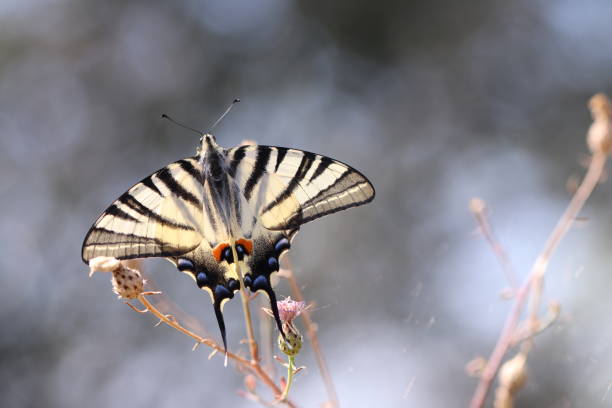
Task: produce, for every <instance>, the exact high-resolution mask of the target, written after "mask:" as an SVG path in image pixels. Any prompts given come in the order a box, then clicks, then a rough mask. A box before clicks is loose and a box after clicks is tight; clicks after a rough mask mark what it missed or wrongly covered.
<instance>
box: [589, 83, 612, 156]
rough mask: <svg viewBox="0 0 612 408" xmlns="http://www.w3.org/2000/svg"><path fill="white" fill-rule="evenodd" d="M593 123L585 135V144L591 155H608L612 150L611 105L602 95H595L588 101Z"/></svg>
mask: <svg viewBox="0 0 612 408" xmlns="http://www.w3.org/2000/svg"><path fill="white" fill-rule="evenodd" d="M589 109H590V110H591V116H592V117H593V123H592V124H591V127H590V128H589V132H588V133H587V144H588V146H589V149H590V150H591V152H592V153H604V154H608V153H610V151H611V150H612V105H611V104H610V100H609V99H608V97H607V96H606V95H604V94H601V93H600V94H596V95H595V96H593V97H592V98H591V100H590V101H589Z"/></svg>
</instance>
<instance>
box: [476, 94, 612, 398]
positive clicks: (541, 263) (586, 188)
mask: <svg viewBox="0 0 612 408" xmlns="http://www.w3.org/2000/svg"><path fill="white" fill-rule="evenodd" d="M589 106H590V108H591V111H592V114H593V118H594V122H593V124H592V125H591V128H590V130H589V133H588V134H587V144H588V145H589V148H590V149H591V151H592V153H593V156H592V157H591V161H590V164H589V167H588V170H587V173H586V175H585V176H584V179H583V180H582V183H581V184H580V186H579V187H578V189H577V190H576V192H575V194H574V196H573V197H572V199H571V201H570V203H569V205H568V207H567V209H566V210H565V212H564V213H563V215H562V216H561V218H560V219H559V221H558V222H557V225H556V226H555V228H554V229H553V231H552V232H551V234H550V236H549V238H548V240H547V241H546V244H545V245H544V248H543V250H542V252H541V253H540V254H539V255H538V257H537V258H536V260H535V262H534V264H533V266H532V268H531V271H530V273H529V275H528V277H527V280H526V281H525V283H524V284H523V286H522V287H521V288H520V289H519V291H518V293H517V296H516V298H515V300H514V305H513V307H512V310H511V311H510V314H509V315H508V318H507V319H506V324H505V326H504V329H503V331H502V333H501V335H500V337H499V339H498V340H497V344H496V345H495V348H494V349H493V352H492V353H491V356H490V357H489V360H488V362H487V365H486V367H485V369H484V372H483V374H482V376H481V378H480V381H479V383H478V386H477V387H476V391H475V393H474V396H473V398H472V401H471V404H470V407H471V408H481V407H483V406H484V404H485V400H486V397H487V393H488V391H489V389H490V387H491V383H492V382H493V379H494V378H495V375H496V373H497V371H498V369H499V367H500V365H501V362H502V360H503V358H504V356H505V354H506V352H507V351H508V348H509V347H510V346H511V345H512V340H513V338H514V336H515V331H516V327H517V325H518V323H519V319H520V316H521V312H522V309H523V307H524V305H525V303H526V300H527V296H528V295H530V298H529V310H528V334H529V335H528V336H527V337H526V339H525V340H524V341H523V343H522V345H521V353H522V355H523V356H524V357H525V358H526V357H527V354H528V353H529V351H530V350H531V349H532V347H533V337H534V336H535V334H537V333H538V332H539V331H541V329H542V327H541V324H540V320H539V318H538V314H539V311H540V304H541V299H542V290H543V286H544V276H545V274H546V270H547V268H548V264H549V262H550V258H551V257H552V255H553V254H554V252H555V250H556V249H557V247H558V245H559V243H560V242H561V240H562V239H563V237H564V236H565V234H566V233H567V232H568V231H569V229H570V227H571V226H572V224H573V223H574V221H575V220H576V218H577V216H578V213H579V212H580V210H581V209H582V207H583V206H584V204H585V203H586V201H587V200H588V198H589V197H590V195H591V193H592V192H593V190H594V189H595V187H596V186H597V183H598V182H599V181H600V180H601V177H602V175H603V173H604V169H605V165H606V161H607V155H608V153H609V152H610V150H611V148H612V125H611V124H612V109H610V103H609V101H608V99H607V98H606V97H605V96H604V95H601V94H599V95H596V96H594V97H593V98H591V101H590V104H589Z"/></svg>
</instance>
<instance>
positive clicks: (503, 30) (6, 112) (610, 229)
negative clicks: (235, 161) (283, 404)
mask: <svg viewBox="0 0 612 408" xmlns="http://www.w3.org/2000/svg"><path fill="white" fill-rule="evenodd" d="M611 17H612V3H611V2H609V1H608V0H585V1H581V2H577V1H572V0H558V1H554V2H550V1H544V0H535V1H534V0H519V1H513V2H490V1H484V0H477V1H471V2H457V1H453V0H434V1H386V2H374V1H366V0H354V1H351V2H324V1H311V0H304V1H287V0H259V1H252V0H231V1H216V0H215V1H213V0H204V1H198V0H180V1H175V2H161V1H158V2H155V1H103V2H100V1H94V0H78V1H77V0H31V1H24V0H2V2H0V197H1V200H2V201H1V203H2V210H1V211H0V228H1V234H2V235H1V237H0V239H1V241H0V268H1V271H0V324H1V327H2V329H1V330H0V405H1V406H2V407H7V408H12V407H81V406H91V407H110V406H130V405H131V406H155V407H176V406H182V407H196V406H197V407H216V406H224V407H249V406H254V405H253V403H252V402H250V401H246V400H244V399H242V398H241V397H239V396H237V395H236V390H238V389H240V388H241V387H242V377H241V376H240V375H239V374H237V373H236V372H235V371H234V370H233V369H232V368H223V363H222V359H221V358H214V359H213V360H211V361H208V360H207V355H208V351H207V350H205V348H204V347H202V348H200V349H199V350H197V351H195V352H192V351H191V346H192V342H191V340H190V339H188V338H186V337H185V336H182V335H180V334H178V333H177V332H175V331H173V330H171V329H169V328H167V327H158V328H154V327H153V324H154V323H155V320H154V319H153V318H152V317H151V316H141V315H138V314H136V313H134V312H132V311H131V310H129V309H128V307H127V306H125V305H124V304H123V303H122V302H120V301H118V300H116V296H115V295H114V294H113V293H112V292H111V288H110V284H109V282H108V276H106V275H102V274H98V275H94V277H93V278H92V279H89V278H88V277H87V273H88V269H87V267H86V266H85V265H84V264H82V262H81V260H80V253H79V252H80V248H81V242H82V239H83V237H84V235H85V233H86V231H87V229H88V228H89V226H90V224H91V223H92V222H93V221H94V219H95V218H96V217H97V215H98V214H99V212H101V211H102V210H103V209H104V208H106V206H107V205H109V204H110V202H111V201H112V200H114V199H115V198H116V197H117V196H119V195H120V194H121V193H123V192H124V191H125V190H126V189H127V188H128V187H130V186H131V185H132V184H133V183H134V182H136V181H138V180H140V179H141V178H143V177H144V176H146V175H148V174H149V173H151V172H153V171H154V170H157V169H158V168H160V167H162V166H164V165H165V164H167V163H169V162H171V161H175V160H177V159H179V158H181V157H185V156H189V155H192V154H193V153H194V149H195V147H196V144H197V139H198V138H197V136H196V135H194V134H192V133H190V132H188V131H185V130H184V129H181V128H179V127H177V126H175V125H172V124H170V123H169V122H166V121H162V120H161V119H160V114H161V113H169V114H172V115H174V116H175V117H176V118H177V119H180V120H182V121H184V122H185V123H187V124H190V125H191V126H193V127H197V128H203V129H206V128H207V127H208V126H209V125H210V124H211V123H212V122H213V121H214V120H215V119H216V118H217V117H218V115H219V114H220V113H221V112H222V111H223V109H224V108H225V106H226V105H227V104H228V103H229V102H230V101H231V100H232V99H233V98H235V97H240V98H241V99H242V103H241V104H239V105H238V106H237V107H236V108H235V109H234V111H233V112H232V113H231V114H230V115H229V117H227V118H226V119H225V120H224V122H223V123H222V124H221V125H220V126H219V127H218V128H217V129H216V130H215V133H216V135H217V139H218V141H219V142H220V143H221V144H222V145H224V146H228V147H229V146H234V145H237V144H239V143H240V142H241V140H244V139H252V140H256V141H257V142H260V143H263V144H271V145H284V146H291V147H297V148H302V149H305V150H310V151H314V152H319V153H323V154H327V155H329V156H331V157H334V158H337V159H340V160H342V161H346V162H348V163H350V164H352V165H354V166H355V167H356V168H358V169H360V170H361V171H363V172H364V173H365V174H366V175H367V176H368V177H369V178H370V179H371V180H372V182H373V184H374V185H375V187H376V189H377V197H376V200H375V201H374V202H373V203H371V204H369V205H367V206H365V207H360V208H357V209H352V210H350V211H347V212H344V213H341V214H337V215H334V216H330V217H327V218H325V219H324V220H320V221H317V222H313V223H311V224H308V225H306V226H304V227H303V229H302V232H301V233H300V234H299V235H298V237H297V238H296V240H295V242H294V247H293V249H292V252H291V255H290V258H291V261H292V263H293V265H294V268H295V272H296V274H297V276H298V279H299V282H300V284H301V285H302V289H303V291H304V294H305V296H306V298H307V299H308V300H309V301H314V302H316V305H317V309H316V310H315V311H314V314H313V317H314V319H315V320H316V321H317V323H318V325H319V334H320V339H321V343H322V345H323V349H324V351H325V354H326V356H327V358H328V362H329V366H330V368H331V371H332V375H333V378H334V381H335V384H336V387H337V390H338V394H339V397H340V401H341V403H342V404H343V406H345V407H372V406H380V407H383V406H384V407H399V406H402V407H404V406H406V407H451V406H466V405H467V403H468V401H469V399H470V397H471V394H472V393H473V390H474V388H475V385H476V381H475V380H474V379H473V378H469V377H468V376H467V375H466V373H465V365H466V363H467V362H468V361H470V360H471V359H472V358H474V357H476V356H479V355H488V353H489V352H490V351H491V349H492V347H493V345H494V342H495V340H496V338H497V335H498V333H499V332H500V330H501V327H502V324H503V321H504V319H505V316H506V314H507V312H508V310H509V308H510V303H509V302H508V301H504V300H502V299H501V298H500V291H501V290H502V289H503V288H505V287H506V286H507V283H506V281H505V279H504V277H503V274H502V271H501V270H500V268H499V265H498V264H497V262H496V260H495V258H494V256H493V254H492V252H491V250H490V249H489V247H488V246H487V244H486V243H485V241H484V240H483V239H482V237H480V236H479V235H478V234H476V233H475V232H476V227H475V223H474V220H473V217H472V215H471V214H470V212H469V211H468V208H467V206H468V201H469V199H470V198H471V197H474V196H479V197H482V198H483V199H484V200H485V201H486V202H487V203H488V205H489V208H490V216H491V221H492V223H493V225H494V227H495V229H496V233H497V235H498V237H499V239H500V241H501V242H502V243H503V245H504V246H505V248H506V249H507V251H508V253H509V254H510V257H511V259H512V262H513V264H514V268H515V269H516V271H517V273H518V274H519V276H521V277H523V276H525V274H526V273H527V271H528V270H529V267H530V265H531V263H532V262H533V259H534V258H535V256H536V255H537V253H538V252H539V251H540V250H541V248H542V246H543V243H544V240H545V238H546V237H547V234H548V233H549V232H550V231H551V229H552V227H553V226H554V224H555V222H556V220H557V218H558V217H559V215H560V214H561V212H562V210H563V209H564V207H565V205H566V203H567V201H568V199H569V193H568V191H567V189H566V182H567V180H568V179H570V178H572V177H577V176H581V175H582V174H583V172H584V168H583V166H582V164H581V162H582V161H583V159H584V157H586V153H587V150H586V148H585V145H584V134H585V132H586V129H587V128H588V126H589V124H590V116H589V112H588V110H587V109H586V102H587V100H588V99H589V97H590V96H591V95H592V94H593V93H595V92H599V91H603V92H606V91H607V92H608V93H609V92H612V25H611V24H610V18H611ZM611 204H612V186H610V183H606V184H603V185H601V187H600V188H599V189H598V190H597V191H596V193H595V195H594V196H593V197H592V199H591V200H590V201H589V203H588V205H587V207H586V208H585V210H584V211H583V215H584V216H585V217H588V220H586V221H583V222H581V223H580V225H579V226H578V227H576V228H574V229H573V230H572V231H571V233H570V234H569V236H568V237H567V239H566V240H565V241H564V242H563V244H562V246H561V248H560V250H559V252H558V253H557V254H556V256H555V257H554V260H553V263H552V265H551V268H550V275H549V277H548V279H547V283H546V292H545V296H546V300H556V301H558V302H560V304H561V306H562V316H561V318H560V320H559V321H558V322H557V324H555V325H554V326H553V327H552V328H550V329H549V330H547V331H546V332H545V333H543V334H542V335H540V336H539V337H538V338H537V341H536V348H535V350H534V352H533V354H532V355H531V357H530V360H529V364H530V365H529V369H530V377H529V380H528V383H527V385H526V387H525V389H524V390H523V391H522V392H521V394H520V397H519V398H518V400H517V406H519V407H536V406H537V407H599V406H602V407H603V406H612V395H608V393H609V391H610V388H611V387H612V357H611V356H612V344H611V341H612V319H611V318H610V316H611V314H612V296H610V291H611V289H612V279H611V278H610V266H609V265H610V261H611V256H612V255H611V251H610V250H609V248H610V236H611V234H612V210H611V208H612V206H611ZM145 265H146V268H147V272H148V273H149V274H150V276H151V278H152V279H153V280H154V281H155V283H156V284H157V285H158V286H159V287H160V288H161V289H162V290H164V292H165V293H166V294H167V296H168V297H169V298H170V299H171V300H173V301H175V302H176V303H177V304H179V305H180V306H181V307H182V308H183V309H184V310H185V311H186V313H189V314H190V315H192V316H196V317H198V318H199V319H200V320H201V321H202V324H203V325H204V327H206V328H207V329H209V331H210V333H211V335H212V336H215V338H217V336H218V332H217V328H216V323H215V320H214V314H213V311H212V307H211V305H210V300H209V298H208V296H207V295H205V294H204V293H202V292H200V291H199V290H198V289H197V288H196V287H195V285H194V284H193V282H192V281H191V280H190V279H188V278H187V277H185V276H184V275H182V274H179V273H178V272H177V271H176V270H175V269H174V268H172V266H171V265H170V264H168V263H167V262H165V261H163V260H157V261H150V262H147V263H146V264H145ZM277 293H279V294H280V295H288V294H289V289H288V287H287V285H286V283H281V285H280V286H279V288H278V290H277ZM226 321H227V322H228V326H229V327H228V332H229V340H230V348H234V349H237V348H238V347H240V345H239V341H240V339H241V338H242V337H243V336H244V327H243V323H242V318H241V309H240V303H239V302H238V301H234V302H230V303H229V304H228V305H227V306H226ZM298 363H299V364H303V365H305V366H307V370H306V371H305V372H303V373H301V374H300V375H299V376H298V378H297V382H296V384H295V386H294V389H293V392H292V395H293V399H294V401H295V402H296V403H298V405H300V406H303V407H317V406H319V405H320V404H321V403H322V402H324V401H325V400H326V396H325V392H324V388H323V385H322V382H321V379H320V377H319V375H318V371H317V368H316V364H315V362H314V360H313V356H312V353H311V351H310V349H309V347H306V348H305V350H304V352H303V353H301V354H300V356H299V359H298Z"/></svg>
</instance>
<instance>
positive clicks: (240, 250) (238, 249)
mask: <svg viewBox="0 0 612 408" xmlns="http://www.w3.org/2000/svg"><path fill="white" fill-rule="evenodd" d="M245 252H246V251H245V249H244V247H243V246H242V244H238V245H236V254H237V255H238V260H239V261H242V260H243V259H244V254H245Z"/></svg>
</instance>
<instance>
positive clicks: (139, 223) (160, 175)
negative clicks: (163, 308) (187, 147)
mask: <svg viewBox="0 0 612 408" xmlns="http://www.w3.org/2000/svg"><path fill="white" fill-rule="evenodd" d="M198 175H200V176H198ZM201 180H202V178H201V166H200V165H199V163H198V161H197V160H195V159H193V158H188V159H183V160H180V161H178V162H175V163H172V164H170V165H169V166H166V167H164V168H163V169H161V170H159V171H157V172H155V173H153V174H152V175H151V176H149V177H147V178H145V179H144V180H142V181H141V182H139V183H137V184H136V185H134V186H133V187H132V188H130V189H129V190H128V191H127V192H126V193H124V194H123V195H122V196H121V197H119V199H117V200H116V201H115V202H113V204H111V206H110V207H109V208H108V209H107V210H106V211H104V212H103V213H102V215H100V217H99V218H98V220H97V221H96V222H95V223H94V225H93V226H92V227H91V229H90V230H89V232H88V234H87V236H86V237H85V241H84V242H83V248H82V257H83V260H84V261H85V262H88V261H89V260H90V259H92V258H95V257H97V256H112V257H115V258H117V259H129V258H145V257H152V256H160V257H165V256H177V255H180V254H182V253H186V252H189V251H191V250H193V249H194V248H195V247H197V246H198V245H199V244H200V242H201V240H202V236H203V235H204V234H205V233H206V230H207V228H208V229H209V228H210V227H209V226H208V225H207V222H206V221H207V219H208V218H207V217H204V216H203V211H202V206H203V203H202V199H201V197H202V191H203V185H202V182H201Z"/></svg>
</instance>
